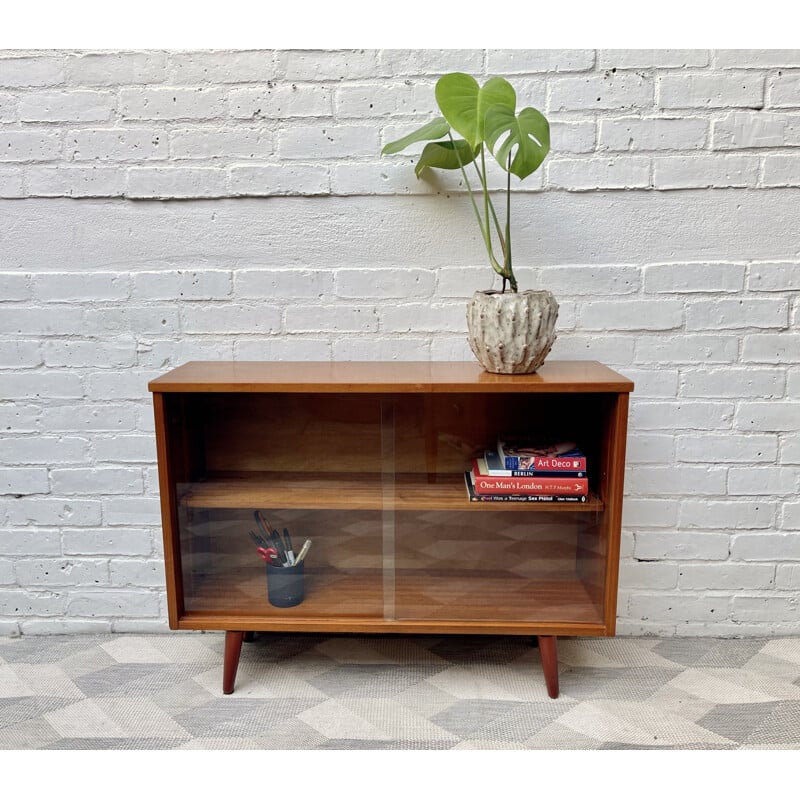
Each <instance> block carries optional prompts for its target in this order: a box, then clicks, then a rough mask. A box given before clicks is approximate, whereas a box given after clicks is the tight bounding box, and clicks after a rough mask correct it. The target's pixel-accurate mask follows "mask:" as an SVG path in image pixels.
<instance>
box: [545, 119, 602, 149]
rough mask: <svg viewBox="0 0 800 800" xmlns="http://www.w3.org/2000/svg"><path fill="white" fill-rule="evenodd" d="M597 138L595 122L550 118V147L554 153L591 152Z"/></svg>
mask: <svg viewBox="0 0 800 800" xmlns="http://www.w3.org/2000/svg"><path fill="white" fill-rule="evenodd" d="M596 139H597V134H596V125H595V123H594V122H561V121H558V120H550V147H551V149H552V151H553V152H554V153H591V152H592V151H593V150H594V148H595V142H596Z"/></svg>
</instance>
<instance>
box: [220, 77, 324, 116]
mask: <svg viewBox="0 0 800 800" xmlns="http://www.w3.org/2000/svg"><path fill="white" fill-rule="evenodd" d="M229 105H230V114H231V116H232V117H233V118H234V119H243V120H244V119H246V120H259V119H287V118H291V117H330V116H331V115H332V114H333V99H332V94H331V88H330V87H328V86H319V85H317V84H313V83H308V84H296V83H292V84H269V85H268V86H266V87H249V88H246V89H233V90H231V92H230V95H229Z"/></svg>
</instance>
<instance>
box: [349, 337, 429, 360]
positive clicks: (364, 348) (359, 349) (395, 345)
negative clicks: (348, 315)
mask: <svg viewBox="0 0 800 800" xmlns="http://www.w3.org/2000/svg"><path fill="white" fill-rule="evenodd" d="M430 348H431V342H430V339H429V338H419V337H411V336H404V337H403V338H402V340H399V339H398V338H397V337H394V336H392V337H391V338H389V339H375V338H365V337H363V336H356V337H347V338H345V337H341V336H339V337H337V338H336V339H335V341H334V342H333V359H334V360H341V361H428V360H430Z"/></svg>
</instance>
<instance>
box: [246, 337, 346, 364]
mask: <svg viewBox="0 0 800 800" xmlns="http://www.w3.org/2000/svg"><path fill="white" fill-rule="evenodd" d="M234 357H235V358H237V359H241V360H242V361H330V360H331V343H330V342H329V341H328V340H327V339H311V338H301V337H298V336H289V337H286V338H278V337H270V338H268V339H264V338H261V339H243V338H237V340H236V344H235V346H234Z"/></svg>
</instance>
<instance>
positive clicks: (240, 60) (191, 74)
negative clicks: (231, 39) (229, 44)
mask: <svg viewBox="0 0 800 800" xmlns="http://www.w3.org/2000/svg"><path fill="white" fill-rule="evenodd" d="M168 63H169V66H168V74H169V77H170V80H171V81H173V82H175V83H177V84H187V83H188V84H192V83H210V84H216V83H252V82H257V81H260V82H263V81H268V80H271V79H273V78H274V77H275V54H274V53H273V52H272V51H271V50H196V51H183V52H172V53H170V54H169V56H168Z"/></svg>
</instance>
